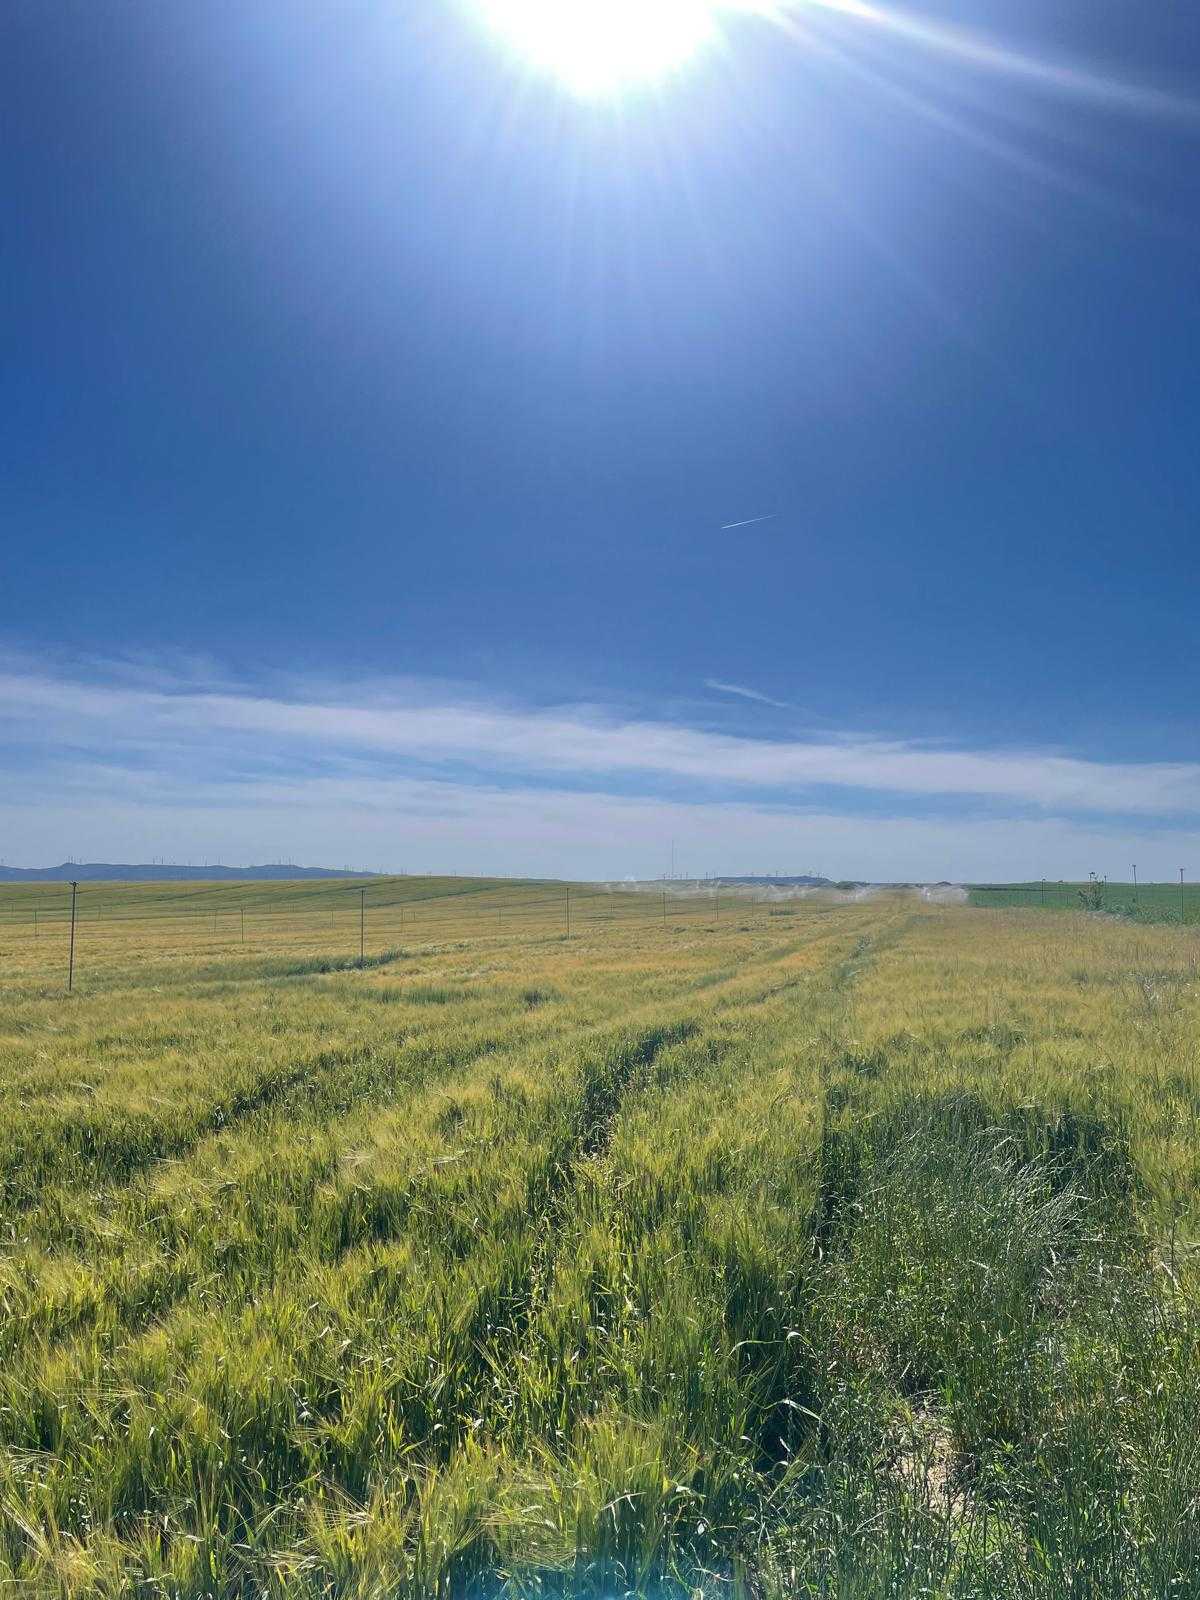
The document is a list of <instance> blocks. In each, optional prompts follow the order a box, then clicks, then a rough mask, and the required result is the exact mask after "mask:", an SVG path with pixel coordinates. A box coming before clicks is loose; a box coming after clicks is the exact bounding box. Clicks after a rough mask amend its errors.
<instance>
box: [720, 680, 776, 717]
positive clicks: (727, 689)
mask: <svg viewBox="0 0 1200 1600" xmlns="http://www.w3.org/2000/svg"><path fill="white" fill-rule="evenodd" d="M704 687H705V688H706V689H716V690H717V692H718V693H719V694H736V695H740V696H741V698H742V699H743V700H757V701H759V703H760V704H761V705H764V706H775V707H777V708H778V709H779V710H780V711H788V710H790V709H791V708H790V707H789V705H788V703H787V701H786V700H772V698H771V696H770V695H769V694H760V693H759V692H758V690H757V689H744V688H743V687H742V685H741V684H740V683H722V682H721V681H720V679H719V678H705V680H704Z"/></svg>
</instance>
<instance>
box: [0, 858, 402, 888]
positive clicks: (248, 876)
mask: <svg viewBox="0 0 1200 1600" xmlns="http://www.w3.org/2000/svg"><path fill="white" fill-rule="evenodd" d="M378 876H379V874H378V873H376V872H350V871H348V870H345V869H343V868H341V867H293V866H271V867H165V866H131V865H130V864H129V863H128V862H110V861H64V862H63V864H62V865H61V866H59V867H0V883H28V882H30V881H32V880H34V879H39V880H41V881H42V882H44V883H70V882H71V881H72V879H74V880H76V881H77V882H79V883H227V882H232V881H241V882H252V881H256V882H262V881H263V880H264V879H270V880H276V879H278V880H284V881H287V882H289V883H291V882H295V881H296V879H298V878H376V877H378Z"/></svg>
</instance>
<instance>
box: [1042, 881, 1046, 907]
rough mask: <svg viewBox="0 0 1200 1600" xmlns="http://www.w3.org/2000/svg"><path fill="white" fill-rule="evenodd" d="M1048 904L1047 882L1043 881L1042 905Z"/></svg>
mask: <svg viewBox="0 0 1200 1600" xmlns="http://www.w3.org/2000/svg"><path fill="white" fill-rule="evenodd" d="M1045 904H1046V880H1045V878H1043V879H1042V905H1043V906H1044V905H1045Z"/></svg>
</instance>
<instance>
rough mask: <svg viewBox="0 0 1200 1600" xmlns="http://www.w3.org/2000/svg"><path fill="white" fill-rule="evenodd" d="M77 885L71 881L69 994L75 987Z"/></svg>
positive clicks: (68, 962) (68, 963)
mask: <svg viewBox="0 0 1200 1600" xmlns="http://www.w3.org/2000/svg"><path fill="white" fill-rule="evenodd" d="M78 890H79V885H78V883H76V882H75V881H74V880H73V879H72V882H71V954H70V956H69V957H68V958H67V993H68V994H70V993H71V991H72V989H74V987H75V896H76V894H77V893H78Z"/></svg>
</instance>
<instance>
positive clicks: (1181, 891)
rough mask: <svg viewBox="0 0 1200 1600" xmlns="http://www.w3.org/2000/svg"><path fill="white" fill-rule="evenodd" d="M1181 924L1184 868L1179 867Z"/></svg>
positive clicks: (1181, 917) (1181, 922)
mask: <svg viewBox="0 0 1200 1600" xmlns="http://www.w3.org/2000/svg"><path fill="white" fill-rule="evenodd" d="M1179 925H1180V927H1182V926H1183V868H1182V867H1180V869H1179Z"/></svg>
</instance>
